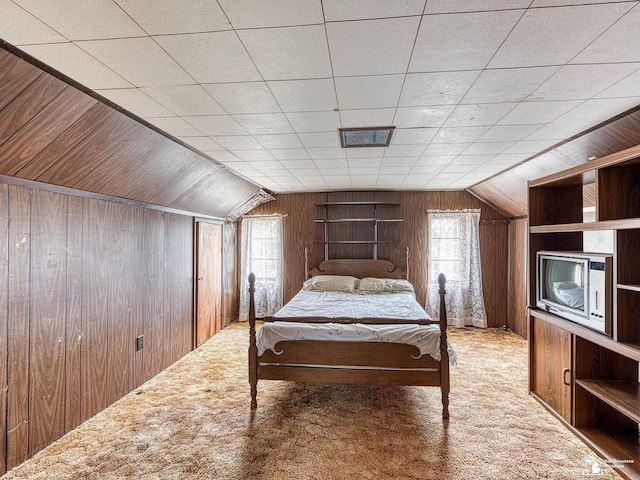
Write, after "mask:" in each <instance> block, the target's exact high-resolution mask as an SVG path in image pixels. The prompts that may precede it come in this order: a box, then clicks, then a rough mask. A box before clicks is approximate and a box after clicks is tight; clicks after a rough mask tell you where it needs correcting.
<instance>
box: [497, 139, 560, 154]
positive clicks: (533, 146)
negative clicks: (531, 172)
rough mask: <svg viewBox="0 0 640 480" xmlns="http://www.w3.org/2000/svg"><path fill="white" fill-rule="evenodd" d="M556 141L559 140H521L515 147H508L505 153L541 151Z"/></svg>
mask: <svg viewBox="0 0 640 480" xmlns="http://www.w3.org/2000/svg"><path fill="white" fill-rule="evenodd" d="M556 143H557V140H520V141H519V142H518V143H516V144H515V145H514V146H513V147H509V148H508V149H506V150H505V151H504V153H529V154H533V153H539V152H541V151H542V150H545V149H547V148H549V147H550V146H552V145H555V144H556Z"/></svg>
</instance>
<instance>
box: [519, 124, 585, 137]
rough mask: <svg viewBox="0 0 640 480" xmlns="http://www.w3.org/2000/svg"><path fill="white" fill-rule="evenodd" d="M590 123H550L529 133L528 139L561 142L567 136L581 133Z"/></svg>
mask: <svg viewBox="0 0 640 480" xmlns="http://www.w3.org/2000/svg"><path fill="white" fill-rule="evenodd" d="M589 126H591V124H590V123H587V124H582V125H580V124H570V125H566V124H559V123H555V122H552V123H548V124H546V125H543V126H541V127H540V128H539V129H537V130H536V131H535V132H533V133H532V134H531V135H527V137H526V139H527V140H554V141H555V142H559V141H561V140H564V139H565V138H569V137H572V136H573V135H576V134H578V133H580V132H581V131H582V130H586V129H587V128H588V127H589Z"/></svg>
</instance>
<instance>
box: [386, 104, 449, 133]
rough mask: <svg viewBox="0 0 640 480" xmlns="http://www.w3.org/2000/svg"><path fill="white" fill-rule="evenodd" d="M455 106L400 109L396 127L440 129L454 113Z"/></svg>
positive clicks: (395, 123)
mask: <svg viewBox="0 0 640 480" xmlns="http://www.w3.org/2000/svg"><path fill="white" fill-rule="evenodd" d="M453 108H454V107H453V106H451V105H446V106H444V105H443V106H434V107H400V108H398V110H397V111H396V118H395V120H394V125H395V126H396V127H398V128H418V127H419V128H423V127H439V126H441V125H442V124H443V123H444V121H445V120H446V119H447V117H448V116H449V115H450V114H451V112H452V111H453Z"/></svg>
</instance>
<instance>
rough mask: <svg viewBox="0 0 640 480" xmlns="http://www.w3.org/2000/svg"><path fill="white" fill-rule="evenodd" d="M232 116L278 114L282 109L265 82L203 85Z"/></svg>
mask: <svg viewBox="0 0 640 480" xmlns="http://www.w3.org/2000/svg"><path fill="white" fill-rule="evenodd" d="M202 86H203V87H204V89H205V90H206V91H207V92H209V93H210V94H211V95H212V96H213V98H215V99H216V101H217V102H218V103H219V104H220V105H222V106H223V107H224V109H225V110H226V111H227V112H228V113H231V114H236V113H276V112H280V107H279V106H278V103H277V102H276V100H275V98H273V95H272V94H271V92H270V91H269V88H268V87H267V84H266V83H264V82H247V83H242V82H241V83H222V84H205V85H202Z"/></svg>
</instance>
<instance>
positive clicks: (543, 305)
mask: <svg viewBox="0 0 640 480" xmlns="http://www.w3.org/2000/svg"><path fill="white" fill-rule="evenodd" d="M612 265H613V255H608V254H600V253H582V252H551V251H539V252H537V258H536V269H537V272H536V306H537V307H538V308H540V309H542V310H545V311H547V312H550V313H553V314H555V315H558V316H560V317H562V318H565V319H567V320H570V321H572V322H575V323H578V324H580V325H583V326H585V327H588V328H590V329H592V330H595V331H597V332H599V333H602V334H604V335H608V336H611V335H612V334H613V329H612V315H613V313H612V312H613V308H612V294H613V289H612V269H613V267H612Z"/></svg>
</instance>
